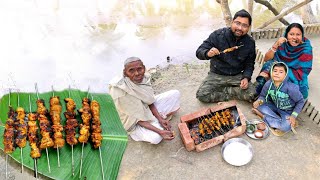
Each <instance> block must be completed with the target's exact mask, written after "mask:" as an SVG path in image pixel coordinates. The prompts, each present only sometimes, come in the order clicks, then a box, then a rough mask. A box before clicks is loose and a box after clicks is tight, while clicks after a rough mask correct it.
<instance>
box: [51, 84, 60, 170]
mask: <svg viewBox="0 0 320 180" xmlns="http://www.w3.org/2000/svg"><path fill="white" fill-rule="evenodd" d="M51 89H52V97H54V89H53V85H51ZM57 156H58V167H60V154H59V148H58V146H57Z"/></svg>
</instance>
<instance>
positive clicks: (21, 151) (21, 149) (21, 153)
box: [17, 90, 23, 173]
mask: <svg viewBox="0 0 320 180" xmlns="http://www.w3.org/2000/svg"><path fill="white" fill-rule="evenodd" d="M17 94H18V107H20V94H19V90H18V93H17ZM22 157H23V148H21V147H20V159H21V173H23V158H22Z"/></svg>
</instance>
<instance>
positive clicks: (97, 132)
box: [90, 100, 102, 148]
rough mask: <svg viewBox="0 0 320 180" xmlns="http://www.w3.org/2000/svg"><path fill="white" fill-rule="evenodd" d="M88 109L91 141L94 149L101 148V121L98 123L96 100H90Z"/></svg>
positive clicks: (98, 106)
mask: <svg viewBox="0 0 320 180" xmlns="http://www.w3.org/2000/svg"><path fill="white" fill-rule="evenodd" d="M90 109H91V113H92V125H91V130H92V133H91V140H92V142H93V147H94V148H99V147H100V146H101V140H102V136H101V132H102V130H101V121H100V104H99V102H98V101H96V100H92V101H91V103H90Z"/></svg>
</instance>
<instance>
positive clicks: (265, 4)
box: [254, 0, 289, 26]
mask: <svg viewBox="0 0 320 180" xmlns="http://www.w3.org/2000/svg"><path fill="white" fill-rule="evenodd" d="M254 1H255V2H256V3H259V4H262V5H264V6H266V7H267V8H268V9H269V10H270V11H271V12H272V13H273V14H274V15H275V16H278V15H279V12H278V10H277V9H276V8H274V7H273V6H272V5H271V4H270V3H269V2H268V1H265V0H254ZM279 21H280V22H282V23H283V24H284V25H286V26H288V25H289V23H288V21H286V20H285V19H283V18H280V19H279Z"/></svg>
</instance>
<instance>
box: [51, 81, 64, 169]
mask: <svg viewBox="0 0 320 180" xmlns="http://www.w3.org/2000/svg"><path fill="white" fill-rule="evenodd" d="M51 88H52V97H51V98H50V117H51V120H52V124H53V125H52V129H53V141H54V146H53V147H54V148H56V149H57V156H58V167H60V154H59V148H62V147H63V146H64V144H65V141H64V139H63V134H62V132H63V126H62V125H61V116H60V115H61V111H62V106H61V103H60V97H59V96H55V95H54V89H53V86H51Z"/></svg>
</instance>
